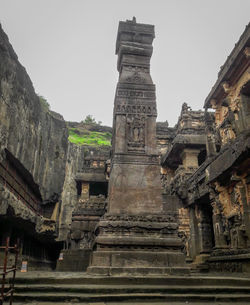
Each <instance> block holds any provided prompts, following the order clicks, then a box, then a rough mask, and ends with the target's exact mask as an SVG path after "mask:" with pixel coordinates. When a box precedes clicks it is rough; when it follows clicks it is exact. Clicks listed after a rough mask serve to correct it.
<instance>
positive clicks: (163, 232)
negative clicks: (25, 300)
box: [0, 18, 250, 277]
mask: <svg viewBox="0 0 250 305" xmlns="http://www.w3.org/2000/svg"><path fill="white" fill-rule="evenodd" d="M154 38H155V30H154V26H153V25H149V24H142V23H137V22H136V20H135V18H134V19H133V20H127V21H121V22H120V23H119V27H118V33H117V39H116V50H115V53H116V55H117V70H118V73H119V77H118V82H117V86H116V91H115V93H114V96H115V97H114V106H113V127H112V128H111V127H108V126H101V125H99V124H96V123H86V122H85V123H83V122H81V123H76V122H66V121H65V120H64V119H63V117H62V116H61V115H60V114H58V113H55V112H53V111H51V110H49V108H48V107H47V106H46V104H45V103H44V101H43V100H42V99H41V97H39V96H37V95H36V93H35V91H34V88H33V85H32V82H31V80H30V78H29V76H28V75H27V73H26V70H25V68H24V67H23V66H22V65H21V64H20V63H19V61H18V57H17V55H16V53H15V52H14V50H13V48H12V46H11V44H10V42H9V40H8V37H7V35H6V34H5V33H4V31H3V30H2V28H1V27H0V243H1V245H4V244H5V241H6V237H10V244H11V245H13V244H14V243H15V242H16V240H17V239H19V240H20V254H19V258H18V265H21V263H22V261H27V264H28V270H29V271H31V270H36V271H39V270H47V271H48V270H56V271H72V272H73V271H81V272H86V274H88V275H89V276H90V277H91V276H92V275H99V276H100V275H102V276H117V275H119V276H121V275H130V276H134V275H136V276H138V275H158V276H159V275H160V276H163V275H187V276H188V275H190V274H195V273H201V272H202V273H204V274H214V273H216V274H232V273H233V274H238V275H239V276H240V275H242V274H246V275H247V274H248V275H249V274H250V137H249V135H250V25H249V24H248V25H247V26H246V28H245V31H244V32H243V34H242V35H241V37H240V38H239V41H238V42H237V43H236V44H235V47H234V49H233V50H232V52H231V53H230V54H229V56H228V58H227V59H226V61H225V63H224V65H223V66H222V67H221V68H220V71H219V73H218V78H217V80H215V84H214V86H213V87H212V89H211V91H210V92H209V93H208V95H207V98H206V99H205V101H201V106H202V102H204V109H203V110H198V111H196V110H192V109H191V108H190V107H189V106H188V104H187V103H183V105H182V109H181V110H180V116H179V119H178V122H177V124H176V125H175V126H174V127H169V126H168V123H167V122H157V121H156V119H157V103H156V87H155V84H154V82H153V80H152V78H151V74H150V60H151V56H152V53H153V46H152V43H153V40H154ZM83 111H84V109H83ZM110 111H112V109H110ZM73 134H78V135H81V134H85V135H86V134H89V135H90V134H95V135H96V134H102V135H106V136H109V137H110V138H109V139H111V144H110V145H109V143H108V145H100V144H97V143H94V144H91V143H90V144H82V145H79V144H76V143H72V141H70V138H71V137H72V135H73ZM1 258H2V253H0V260H1Z"/></svg>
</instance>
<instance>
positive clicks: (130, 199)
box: [88, 18, 184, 275]
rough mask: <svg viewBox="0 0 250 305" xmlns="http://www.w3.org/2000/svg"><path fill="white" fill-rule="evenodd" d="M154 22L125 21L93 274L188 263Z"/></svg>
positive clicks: (146, 270) (118, 46)
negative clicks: (173, 209)
mask: <svg viewBox="0 0 250 305" xmlns="http://www.w3.org/2000/svg"><path fill="white" fill-rule="evenodd" d="M154 37H155V34H154V26H153V25H148V24H140V23H136V21H135V18H133V20H132V21H129V20H127V21H126V22H120V23H119V28H118V35H117V41H116V54H117V55H118V61H117V69H118V71H119V81H118V84H117V88H116V94H115V102H114V114H113V138H112V162H111V174H110V181H109V202H108V210H107V213H106V214H105V215H104V217H103V218H102V219H101V221H100V222H99V225H98V227H97V229H96V234H97V237H96V241H95V249H94V252H93V256H92V260H91V266H90V267H89V268H88V271H89V272H91V273H102V274H110V275H112V274H120V273H123V272H125V273H128V272H131V273H138V272H139V273H140V272H141V271H143V273H164V272H165V271H166V272H167V270H169V268H170V267H173V266H183V265H184V254H183V253H182V252H181V248H182V242H181V240H180V238H179V237H178V235H177V228H178V225H177V223H176V218H175V215H173V214H170V213H168V211H165V210H164V206H163V201H162V195H161V192H162V191H161V184H160V165H159V155H158V152H157V148H156V117H157V109H156V97H155V85H154V84H153V82H152V79H151V76H150V58H151V55H152V52H153V47H152V42H153V39H154Z"/></svg>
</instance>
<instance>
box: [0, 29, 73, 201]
mask: <svg viewBox="0 0 250 305" xmlns="http://www.w3.org/2000/svg"><path fill="white" fill-rule="evenodd" d="M0 122H1V124H0V152H1V157H0V158H2V157H3V155H4V149H7V150H9V151H10V152H11V153H12V154H13V155H14V156H15V157H16V158H17V159H18V160H19V161H20V162H21V163H22V164H23V165H24V167H25V168H26V169H27V170H28V171H29V172H30V173H31V174H32V176H33V178H34V180H35V182H36V183H37V184H38V185H39V187H40V191H41V194H42V199H43V200H51V199H52V198H53V200H54V201H57V199H58V197H59V196H60V194H61V192H62V187H63V183H64V176H65V164H66V155H67V148H68V140H67V138H68V130H67V128H66V124H65V121H64V120H63V118H62V117H61V116H60V115H58V114H56V113H54V112H51V111H49V110H48V109H46V108H45V107H43V106H42V105H41V103H40V101H39V98H38V96H37V95H36V93H35V90H34V88H33V85H32V82H31V80H30V78H29V76H28V74H27V72H26V70H25V68H24V67H23V66H22V65H21V64H20V63H19V61H18V57H17V55H16V54H15V52H14V50H13V48H12V46H11V44H10V43H9V40H8V37H7V35H6V34H5V33H4V31H3V29H2V27H1V25H0ZM0 161H1V160H0Z"/></svg>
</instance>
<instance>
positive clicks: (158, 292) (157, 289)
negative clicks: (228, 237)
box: [14, 272, 250, 305]
mask: <svg viewBox="0 0 250 305" xmlns="http://www.w3.org/2000/svg"><path fill="white" fill-rule="evenodd" d="M30 273H31V272H30ZM15 287H16V291H15V294H14V304H44V305H45V304H48V303H49V304H51V303H53V304H62V303H64V304H71V303H78V304H93V303H100V304H121V303H122V304H125V303H129V304H137V303H138V304H233V303H237V304H250V278H243V277H242V278H240V277H229V276H224V277H223V276H204V275H195V276H194V275H190V276H161V277H160V276H151V277H149V276H147V277H141V276H140V277H126V276H123V277H93V276H92V277H89V276H87V275H86V274H84V273H64V272H55V273H54V275H53V274H50V275H42V273H41V274H36V273H34V274H33V276H32V274H27V275H22V276H19V275H18V276H17V279H16V285H15Z"/></svg>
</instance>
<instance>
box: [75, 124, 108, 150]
mask: <svg viewBox="0 0 250 305" xmlns="http://www.w3.org/2000/svg"><path fill="white" fill-rule="evenodd" d="M111 137H112V135H111V133H109V132H97V131H87V130H85V131H80V130H78V129H76V128H70V129H69V141H70V142H71V143H74V144H77V145H93V146H110V145H111Z"/></svg>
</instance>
